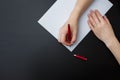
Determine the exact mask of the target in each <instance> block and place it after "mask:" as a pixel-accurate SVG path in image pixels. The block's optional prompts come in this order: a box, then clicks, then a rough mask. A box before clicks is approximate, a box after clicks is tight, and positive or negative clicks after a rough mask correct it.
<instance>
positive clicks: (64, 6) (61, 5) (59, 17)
mask: <svg viewBox="0 0 120 80" xmlns="http://www.w3.org/2000/svg"><path fill="white" fill-rule="evenodd" d="M76 1H77V0H57V1H56V2H55V3H54V4H53V5H52V7H51V8H50V9H49V10H48V11H47V12H46V13H45V14H44V15H43V16H42V18H41V19H40V20H39V21H38V23H39V24H41V25H42V26H43V27H44V28H45V29H46V30H47V31H48V32H49V33H50V34H52V35H53V36H54V37H55V38H56V39H58V35H59V29H60V28H61V27H62V26H63V25H64V23H65V22H66V20H67V19H68V18H69V16H70V13H71V12H72V10H73V8H74V6H75V4H76ZM112 6H113V4H112V3H110V2H109V1H108V0H94V2H93V3H92V4H91V6H89V8H88V9H87V10H86V11H85V12H84V14H83V15H82V16H81V18H80V20H79V29H78V36H77V40H76V42H75V43H74V44H73V45H72V46H65V45H64V46H65V47H66V48H67V49H68V50H70V51H71V52H72V51H73V50H74V49H75V48H76V47H77V45H78V44H79V43H80V42H81V41H82V40H83V39H84V37H85V36H86V35H87V34H88V33H89V32H90V29H89V26H88V24H87V19H88V17H87V14H88V13H89V11H90V10H91V9H93V10H94V9H98V10H99V11H100V13H101V14H102V15H104V14H105V13H106V12H107V11H108V10H109V9H110V8H111V7H112Z"/></svg>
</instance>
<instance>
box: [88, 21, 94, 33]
mask: <svg viewBox="0 0 120 80" xmlns="http://www.w3.org/2000/svg"><path fill="white" fill-rule="evenodd" d="M87 22H88V25H89V27H90V29H91V30H92V31H93V30H94V27H93V25H92V24H91V22H90V20H88V21H87Z"/></svg>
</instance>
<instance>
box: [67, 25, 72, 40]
mask: <svg viewBox="0 0 120 80" xmlns="http://www.w3.org/2000/svg"><path fill="white" fill-rule="evenodd" d="M71 39H72V34H71V29H70V24H68V34H67V41H69V42H70V41H71Z"/></svg>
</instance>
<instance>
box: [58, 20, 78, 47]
mask: <svg viewBox="0 0 120 80" xmlns="http://www.w3.org/2000/svg"><path fill="white" fill-rule="evenodd" d="M68 24H70V29H71V34H72V39H71V41H67V34H68ZM77 32H78V21H76V20H73V19H68V20H67V21H66V23H65V24H64V25H63V26H62V27H61V28H60V31H59V38H58V41H59V42H60V43H62V44H63V45H67V46H71V45H72V44H73V43H74V42H75V41H76V38H77Z"/></svg>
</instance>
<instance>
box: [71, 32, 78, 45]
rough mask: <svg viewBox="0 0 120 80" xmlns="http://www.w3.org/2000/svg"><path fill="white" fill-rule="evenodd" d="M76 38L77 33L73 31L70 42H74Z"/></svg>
mask: <svg viewBox="0 0 120 80" xmlns="http://www.w3.org/2000/svg"><path fill="white" fill-rule="evenodd" d="M76 38H77V33H76V32H73V35H72V40H71V44H73V43H75V41H76Z"/></svg>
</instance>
